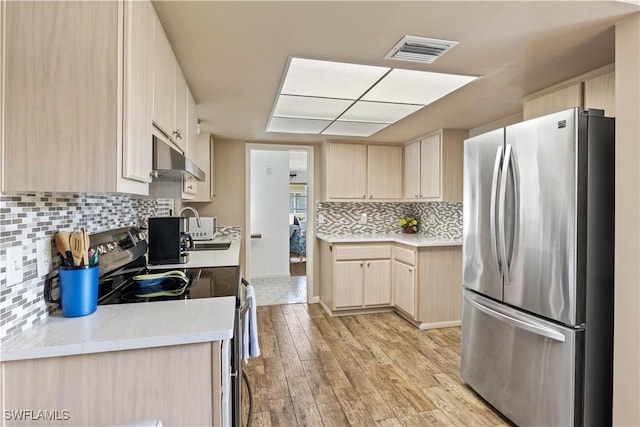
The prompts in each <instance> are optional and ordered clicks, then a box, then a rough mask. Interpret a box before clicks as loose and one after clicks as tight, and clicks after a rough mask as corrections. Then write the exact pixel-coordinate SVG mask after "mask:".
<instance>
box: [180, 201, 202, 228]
mask: <svg viewBox="0 0 640 427" xmlns="http://www.w3.org/2000/svg"><path fill="white" fill-rule="evenodd" d="M184 211H191V212H193V214H194V215H195V216H196V222H197V223H198V227H202V222H200V215H198V211H197V210H195V209H193V208H192V207H191V206H185V207H184V208H182V209H180V212H178V215H179V216H182V212H184Z"/></svg>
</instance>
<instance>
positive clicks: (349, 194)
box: [326, 142, 402, 200]
mask: <svg viewBox="0 0 640 427" xmlns="http://www.w3.org/2000/svg"><path fill="white" fill-rule="evenodd" d="M328 150H329V155H328V167H327V169H326V170H327V187H328V194H327V196H328V198H329V199H341V200H389V199H400V198H401V197H402V147H399V146H398V147H394V146H382V145H364V144H345V143H334V142H332V143H329V144H328Z"/></svg>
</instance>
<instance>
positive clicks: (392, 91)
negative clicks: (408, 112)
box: [362, 68, 478, 105]
mask: <svg viewBox="0 0 640 427" xmlns="http://www.w3.org/2000/svg"><path fill="white" fill-rule="evenodd" d="M477 78H478V77H477V76H461V75H458V74H443V73H432V72H428V71H415V70H402V69H399V68H395V69H393V70H392V71H391V72H390V73H389V74H387V75H386V76H385V78H384V79H382V81H380V82H379V83H378V84H377V85H375V86H374V87H373V88H371V90H370V91H369V92H367V93H366V95H364V96H363V97H362V99H363V100H365V101H382V102H399V103H403V104H420V105H428V104H431V103H432V102H434V101H436V100H437V99H440V98H442V97H443V96H445V95H447V94H449V93H451V92H453V91H454V90H456V89H458V88H460V87H462V86H464V85H466V84H467V83H470V82H472V81H474V80H475V79H477Z"/></svg>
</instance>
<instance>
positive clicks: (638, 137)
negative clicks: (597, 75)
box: [613, 14, 640, 426]
mask: <svg viewBox="0 0 640 427" xmlns="http://www.w3.org/2000/svg"><path fill="white" fill-rule="evenodd" d="M639 76H640V14H636V15H634V16H633V17H631V18H629V19H627V20H625V21H623V22H621V23H619V24H618V25H616V246H615V251H616V259H615V319H614V321H615V326H614V363H613V367H614V373H613V375H614V378H613V425H614V426H639V425H640V289H639V284H640V265H639V264H638V260H639V259H640V190H639V189H640V124H639V118H640V77H639Z"/></svg>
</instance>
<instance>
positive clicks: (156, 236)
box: [147, 216, 194, 264]
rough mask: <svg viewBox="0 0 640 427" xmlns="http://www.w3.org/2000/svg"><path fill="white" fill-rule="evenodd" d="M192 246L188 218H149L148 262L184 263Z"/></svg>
mask: <svg viewBox="0 0 640 427" xmlns="http://www.w3.org/2000/svg"><path fill="white" fill-rule="evenodd" d="M193 248H194V245H193V239H192V238H191V235H190V234H189V221H188V218H185V217H176V216H164V217H152V218H149V257H148V259H147V262H148V263H149V264H186V263H187V262H188V261H189V252H188V251H189V250H190V249H193Z"/></svg>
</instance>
